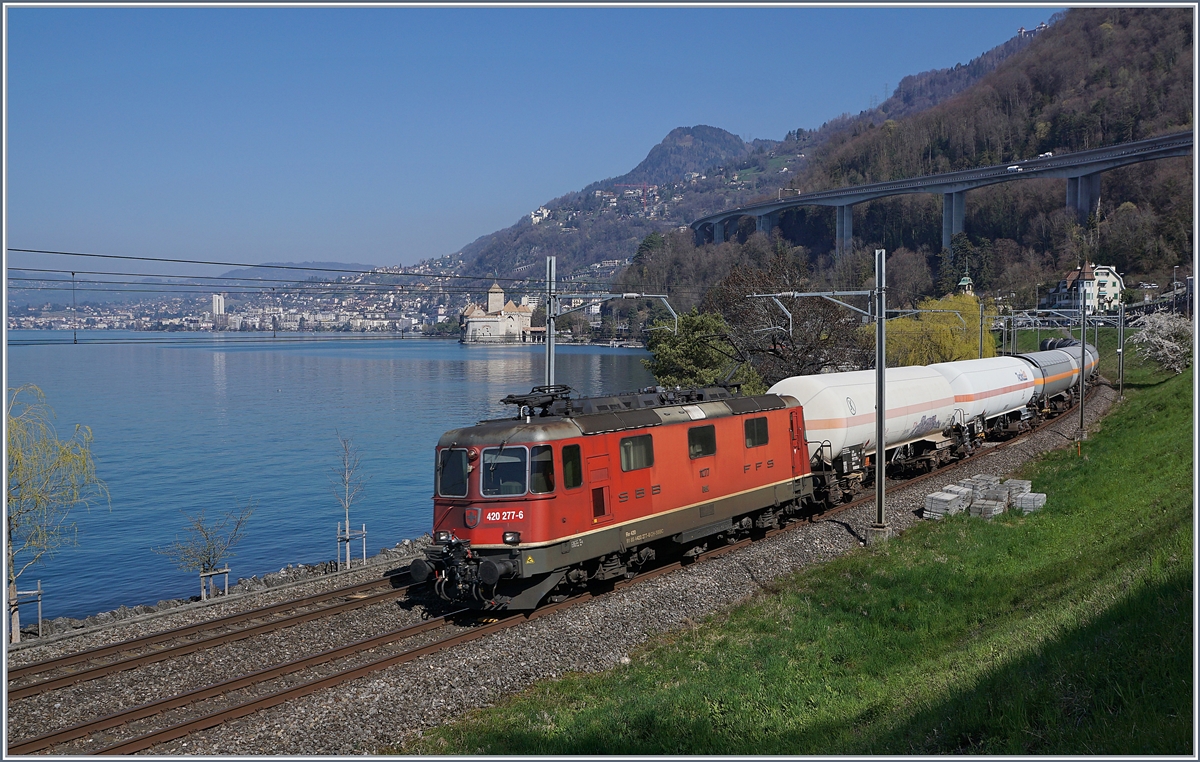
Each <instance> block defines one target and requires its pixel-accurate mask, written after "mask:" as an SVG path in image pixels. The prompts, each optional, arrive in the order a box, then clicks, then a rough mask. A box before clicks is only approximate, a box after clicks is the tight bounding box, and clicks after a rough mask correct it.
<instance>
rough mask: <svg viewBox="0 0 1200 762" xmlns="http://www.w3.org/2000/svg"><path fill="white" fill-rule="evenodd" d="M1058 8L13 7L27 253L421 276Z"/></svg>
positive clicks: (15, 120)
mask: <svg viewBox="0 0 1200 762" xmlns="http://www.w3.org/2000/svg"><path fill="white" fill-rule="evenodd" d="M1055 10H1057V9H1055V8H1031V7H1023V8H976V7H966V8H942V7H934V8H897V7H891V8H815V7H794V8H757V9H755V8H723V9H718V8H694V7H693V8H656V9H652V8H623V9H622V8H595V9H580V8H556V9H547V8H524V9H522V8H484V9H478V8H476V9H467V8H456V9H446V8H441V9H437V8H405V7H395V8H228V7H227V8H11V7H10V8H8V9H7V14H8V16H7V20H8V27H7V35H8V37H7V55H8V59H7V111H6V117H7V132H6V139H7V160H8V161H7V164H6V167H5V170H6V173H7V191H8V193H7V197H6V203H7V209H6V211H7V227H6V231H5V232H6V235H7V245H8V246H12V247H18V248H34V249H56V250H69V251H87V252H98V253H109V254H125V255H134V256H161V257H174V258H185V259H206V260H223V261H236V262H268V261H296V262H299V261H306V260H324V261H343V262H363V263H368V264H384V265H397V264H401V265H407V264H412V263H414V262H416V261H418V260H420V259H423V258H426V257H432V256H440V255H442V254H449V253H453V252H455V251H457V250H458V249H459V248H461V247H462V246H464V245H465V244H467V243H469V242H471V241H472V240H474V239H475V238H477V237H478V236H480V235H484V234H487V233H490V232H492V231H495V230H497V229H500V228H504V227H507V226H509V225H511V224H513V223H514V222H516V221H517V219H518V218H519V217H520V216H521V215H523V214H526V213H528V212H529V211H530V210H532V209H534V208H536V207H537V206H538V205H539V204H541V203H543V202H545V201H548V200H550V199H552V198H554V197H556V196H559V195H562V194H563V193H567V192H569V191H573V190H578V189H579V188H581V187H583V186H584V185H586V184H588V183H590V182H592V181H595V180H600V179H603V178H606V177H613V176H616V175H620V174H623V173H625V172H627V171H629V170H630V169H632V168H633V167H634V166H635V165H636V164H637V163H638V162H639V161H641V160H642V159H643V158H644V157H645V155H646V153H647V152H648V151H649V150H650V149H651V148H652V147H653V146H654V145H655V144H657V143H658V142H659V141H661V140H662V138H663V137H664V136H665V135H666V134H667V133H668V132H669V131H670V130H672V129H673V128H675V127H679V126H691V125H696V124H708V125H712V126H715V127H721V128H723V129H726V130H729V131H730V132H733V133H735V134H737V135H740V136H742V137H743V138H747V139H749V138H771V139H781V138H782V137H783V136H784V134H785V133H787V132H788V131H789V130H791V129H794V128H796V127H807V128H813V127H819V126H820V125H821V123H822V122H824V121H826V120H828V119H830V118H833V117H836V116H838V115H839V114H842V113H845V112H851V113H857V112H858V111H860V110H862V109H864V108H867V107H868V106H870V105H871V102H872V99H875V100H877V101H881V100H883V99H884V98H885V97H886V95H888V94H890V91H891V90H892V89H894V88H895V87H896V84H897V82H899V80H900V79H901V78H902V77H903V76H905V75H907V74H913V73H917V72H920V71H925V70H928V69H934V68H942V67H946V66H953V65H954V64H955V63H960V62H961V63H965V62H967V61H969V60H970V59H971V58H974V57H975V56H978V55H979V54H980V53H982V52H984V51H985V50H988V49H989V48H991V47H994V46H995V45H998V44H1000V43H1001V42H1003V41H1005V40H1007V39H1008V38H1010V37H1012V36H1013V35H1014V34H1015V32H1016V29H1017V27H1019V26H1026V27H1032V26H1035V25H1037V23H1038V22H1040V21H1044V20H1046V19H1048V18H1049V17H1050V16H1051V15H1052V14H1053V13H1054V11H1055ZM885 88H886V89H885ZM51 261H53V260H50V259H46V258H39V259H34V258H33V257H30V256H28V255H24V256H22V257H21V258H20V259H17V258H15V257H14V258H13V259H11V260H10V264H31V265H32V264H34V262H43V263H49V262H51ZM62 265H63V260H62V258H58V259H57V261H55V262H54V265H53V266H62ZM208 269H209V270H215V271H219V270H221V269H224V268H208ZM172 270H174V271H186V272H191V273H200V272H207V271H208V270H206V269H204V268H198V267H196V266H194V265H192V266H186V265H185V266H180V268H174V269H172V268H166V269H162V270H160V271H162V272H169V271H172Z"/></svg>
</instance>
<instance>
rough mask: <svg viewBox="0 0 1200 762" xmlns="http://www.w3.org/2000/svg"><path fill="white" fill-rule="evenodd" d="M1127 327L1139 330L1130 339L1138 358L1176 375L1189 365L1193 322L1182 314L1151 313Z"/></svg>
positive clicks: (1190, 361) (1190, 362)
mask: <svg viewBox="0 0 1200 762" xmlns="http://www.w3.org/2000/svg"><path fill="white" fill-rule="evenodd" d="M1130 325H1131V326H1132V327H1134V328H1141V329H1142V330H1140V331H1138V332H1137V333H1135V334H1134V335H1133V336H1130V337H1129V343H1130V344H1133V351H1134V352H1135V353H1136V354H1137V356H1138V357H1140V358H1142V359H1143V360H1150V361H1151V362H1153V363H1154V364H1156V365H1158V366H1159V367H1160V368H1162V369H1163V370H1169V371H1171V372H1172V373H1175V374H1179V373H1182V372H1184V371H1185V370H1187V368H1188V366H1190V365H1191V364H1192V321H1190V320H1188V319H1187V318H1186V317H1184V316H1183V315H1180V314H1178V313H1171V312H1151V313H1150V314H1148V315H1142V316H1141V317H1140V318H1138V319H1137V320H1135V321H1133V322H1132V323H1131V324H1130Z"/></svg>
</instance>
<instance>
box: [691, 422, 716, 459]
mask: <svg viewBox="0 0 1200 762" xmlns="http://www.w3.org/2000/svg"><path fill="white" fill-rule="evenodd" d="M716 452H717V429H716V427H715V426H697V427H696V428H694V429H688V457H689V458H691V459H692V460H695V459H696V458H703V457H704V456H706V455H714V454H716Z"/></svg>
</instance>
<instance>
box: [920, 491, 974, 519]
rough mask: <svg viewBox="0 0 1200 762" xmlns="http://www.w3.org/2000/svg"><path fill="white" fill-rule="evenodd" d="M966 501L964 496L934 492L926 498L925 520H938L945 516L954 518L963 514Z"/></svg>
mask: <svg viewBox="0 0 1200 762" xmlns="http://www.w3.org/2000/svg"><path fill="white" fill-rule="evenodd" d="M963 507H964V501H963V496H962V495H956V494H954V493H952V492H934V493H931V494H929V495H926V496H925V512H924V513H923V514H922V516H923V517H924V518H927V519H933V520H935V521H936V520H938V519H941V518H942V517H943V516H953V515H954V514H956V513H962V511H963Z"/></svg>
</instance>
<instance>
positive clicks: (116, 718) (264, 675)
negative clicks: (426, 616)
mask: <svg viewBox="0 0 1200 762" xmlns="http://www.w3.org/2000/svg"><path fill="white" fill-rule="evenodd" d="M464 611H466V609H463V610H460V611H455V612H452V613H450V614H446V615H445V616H442V617H440V618H438V619H432V620H430V621H427V622H421V623H420V624H415V625H410V626H408V627H402V628H400V629H399V630H393V631H391V632H388V633H384V634H383V635H375V636H372V637H370V638H365V639H363V640H358V641H355V642H354V643H350V644H347V645H344V646H338V647H336V648H331V649H328V650H326V651H322V652H320V653H317V654H312V655H309V656H306V657H303V658H300V659H296V660H294V661H290V662H286V663H284V664H277V665H275V666H274V667H265V668H263V669H260V670H256V671H254V672H250V673H248V674H245V675H241V676H239V677H235V678H231V679H229V680H223V681H222V682H219V683H213V684H212V685H207V686H204V687H201V688H197V689H195V690H192V691H188V692H187V693H182V694H179V695H177V696H169V697H167V698H164V699H159V700H157V701H151V702H148V703H145V704H141V705H139V706H135V707H132V708H130V709H125V710H122V711H120V712H115V713H113V714H110V715H107V716H104V717H100V718H98V719H95V720H89V721H87V722H81V723H78V724H76V725H72V726H70V727H68V728H63V729H61V730H56V731H53V732H51V733H45V734H43V735H40V736H37V737H35V738H27V739H24V740H21V741H17V742H15V743H14V744H12V745H11V746H9V747H8V751H9V753H12V754H29V753H32V752H35V751H41V750H43V749H47V748H50V747H52V746H55V745H57V744H60V743H64V742H66V741H71V740H74V739H76V738H83V737H85V736H88V735H91V734H92V733H95V732H97V731H100V730H106V729H108V728H114V727H117V726H120V725H124V724H127V723H130V722H133V721H135V720H140V719H144V718H146V717H152V716H154V715H156V714H162V713H163V712H167V711H170V710H171V709H177V708H179V707H181V706H187V705H188V704H192V703H195V702H198V701H203V700H205V699H209V698H212V697H214V696H219V695H222V694H224V693H229V692H231V691H235V690H238V689H240V688H246V687H248V686H251V685H255V684H257V683H262V682H265V681H267V680H273V679H275V678H277V677H282V676H284V675H287V674H290V673H292V672H296V671H299V670H301V669H307V668H309V667H314V666H318V665H320V664H324V663H327V662H330V661H334V660H336V659H340V658H344V657H346V656H353V655H354V654H356V653H359V652H361V651H366V650H369V649H371V648H376V647H378V646H381V645H386V644H387V643H391V642H395V641H397V640H403V639H406V638H411V637H414V636H416V635H420V634H422V633H424V632H428V631H430V630H436V629H438V628H441V627H444V626H446V625H447V624H449V623H450V621H451V620H452V619H453V617H455V616H458V615H459V614H462V613H463V612H464ZM253 702H254V700H252V701H251V702H249V703H253ZM236 708H237V707H234V709H236ZM93 753H98V752H93Z"/></svg>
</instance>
